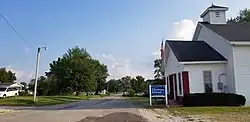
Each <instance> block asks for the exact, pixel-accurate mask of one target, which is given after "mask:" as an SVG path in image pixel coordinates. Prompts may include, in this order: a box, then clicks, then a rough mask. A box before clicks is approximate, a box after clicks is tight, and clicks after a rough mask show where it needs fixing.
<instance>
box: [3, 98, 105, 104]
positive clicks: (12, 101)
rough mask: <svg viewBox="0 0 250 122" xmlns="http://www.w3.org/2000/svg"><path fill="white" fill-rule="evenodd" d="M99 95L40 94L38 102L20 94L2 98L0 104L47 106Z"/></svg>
mask: <svg viewBox="0 0 250 122" xmlns="http://www.w3.org/2000/svg"><path fill="white" fill-rule="evenodd" d="M97 97H100V96H99V95H93V96H38V99H37V101H36V102H33V96H19V97H17V98H6V99H0V105H7V106H45V105H56V104H64V103H69V102H75V101H79V100H87V99H89V98H97Z"/></svg>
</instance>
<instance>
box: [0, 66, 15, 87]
mask: <svg viewBox="0 0 250 122" xmlns="http://www.w3.org/2000/svg"><path fill="white" fill-rule="evenodd" d="M15 80H16V75H15V73H13V72H11V71H7V70H6V68H0V83H13V82H14V81H15Z"/></svg>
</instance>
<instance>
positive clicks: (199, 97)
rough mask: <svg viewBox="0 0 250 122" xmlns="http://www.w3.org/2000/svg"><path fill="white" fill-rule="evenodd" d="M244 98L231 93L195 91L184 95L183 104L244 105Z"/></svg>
mask: <svg viewBox="0 0 250 122" xmlns="http://www.w3.org/2000/svg"><path fill="white" fill-rule="evenodd" d="M245 103H246V98H245V97H244V96H242V95H238V94H231V93H211V94H207V93H195V94H190V95H185V96H184V98H183V105H184V106H244V105H245Z"/></svg>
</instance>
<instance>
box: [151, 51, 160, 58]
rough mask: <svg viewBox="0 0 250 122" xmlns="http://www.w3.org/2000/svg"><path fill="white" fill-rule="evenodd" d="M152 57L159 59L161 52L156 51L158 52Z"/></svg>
mask: <svg viewBox="0 0 250 122" xmlns="http://www.w3.org/2000/svg"><path fill="white" fill-rule="evenodd" d="M152 56H153V57H154V59H158V58H160V57H161V51H160V50H158V51H155V52H153V53H152Z"/></svg>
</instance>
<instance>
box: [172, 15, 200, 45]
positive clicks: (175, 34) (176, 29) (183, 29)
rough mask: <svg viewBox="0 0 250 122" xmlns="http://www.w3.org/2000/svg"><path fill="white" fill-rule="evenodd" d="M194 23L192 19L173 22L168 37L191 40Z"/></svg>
mask: <svg viewBox="0 0 250 122" xmlns="http://www.w3.org/2000/svg"><path fill="white" fill-rule="evenodd" d="M195 27H196V25H195V24H194V22H193V21H192V20H187V19H185V20H181V21H180V22H175V23H173V29H172V30H171V34H170V38H169V39H174V40H177V39H178V40H192V37H193V34H194V31H195Z"/></svg>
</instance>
